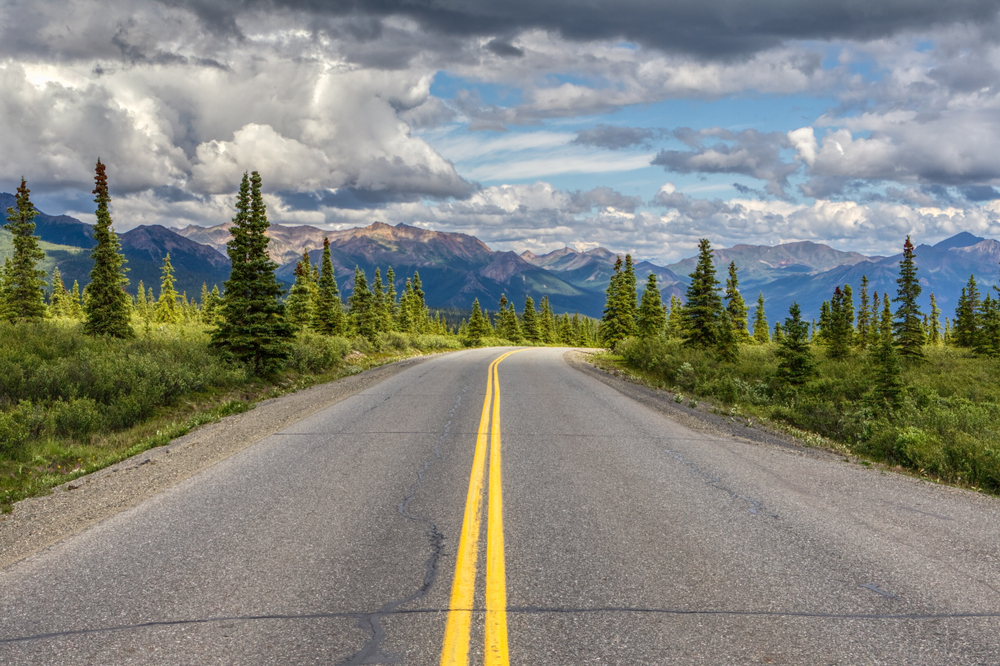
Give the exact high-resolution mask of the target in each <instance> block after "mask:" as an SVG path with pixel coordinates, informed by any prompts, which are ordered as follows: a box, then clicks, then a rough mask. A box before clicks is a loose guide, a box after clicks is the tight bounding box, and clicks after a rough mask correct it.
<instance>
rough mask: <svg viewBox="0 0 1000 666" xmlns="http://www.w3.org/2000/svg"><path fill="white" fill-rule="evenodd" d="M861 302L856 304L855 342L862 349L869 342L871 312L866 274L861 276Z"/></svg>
mask: <svg viewBox="0 0 1000 666" xmlns="http://www.w3.org/2000/svg"><path fill="white" fill-rule="evenodd" d="M860 299H861V302H860V304H859V305H858V324H857V343H858V346H859V347H861V348H862V349H865V348H866V347H868V345H869V343H870V342H871V329H872V313H871V311H870V310H869V305H870V304H869V300H868V276H867V275H862V276H861V295H860Z"/></svg>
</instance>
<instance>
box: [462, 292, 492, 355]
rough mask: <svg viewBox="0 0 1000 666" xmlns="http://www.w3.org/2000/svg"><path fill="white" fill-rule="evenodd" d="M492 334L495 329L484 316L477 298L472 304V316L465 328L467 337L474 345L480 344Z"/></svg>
mask: <svg viewBox="0 0 1000 666" xmlns="http://www.w3.org/2000/svg"><path fill="white" fill-rule="evenodd" d="M492 334H493V328H492V327H491V326H490V322H489V320H488V319H487V318H486V317H485V316H483V310H482V308H481V307H480V305H479V299H478V298H477V299H476V300H474V301H473V302H472V316H471V317H469V323H468V325H467V326H466V327H465V335H466V337H467V338H469V340H471V341H472V342H473V344H479V341H480V340H482V339H483V338H488V337H490V336H491V335H492Z"/></svg>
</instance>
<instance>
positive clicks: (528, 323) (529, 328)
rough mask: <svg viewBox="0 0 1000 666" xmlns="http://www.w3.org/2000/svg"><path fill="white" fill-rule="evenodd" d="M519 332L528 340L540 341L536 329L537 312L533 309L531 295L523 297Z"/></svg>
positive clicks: (533, 303) (533, 302)
mask: <svg viewBox="0 0 1000 666" xmlns="http://www.w3.org/2000/svg"><path fill="white" fill-rule="evenodd" d="M521 334H522V335H523V336H524V339H525V340H527V341H528V342H535V343H537V342H540V341H541V338H540V336H539V331H538V312H536V311H535V301H534V300H533V299H532V298H531V296H526V297H525V298H524V313H523V314H522V315H521Z"/></svg>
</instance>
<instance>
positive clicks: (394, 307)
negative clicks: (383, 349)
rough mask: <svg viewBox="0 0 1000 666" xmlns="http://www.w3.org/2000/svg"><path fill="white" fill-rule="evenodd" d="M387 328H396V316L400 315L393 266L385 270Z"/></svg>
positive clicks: (390, 329) (388, 329)
mask: <svg viewBox="0 0 1000 666" xmlns="http://www.w3.org/2000/svg"><path fill="white" fill-rule="evenodd" d="M385 309H386V323H385V327H386V328H385V330H387V331H394V330H396V318H397V317H398V316H399V304H398V303H396V272H395V271H394V270H392V266H389V268H387V269H386V271H385Z"/></svg>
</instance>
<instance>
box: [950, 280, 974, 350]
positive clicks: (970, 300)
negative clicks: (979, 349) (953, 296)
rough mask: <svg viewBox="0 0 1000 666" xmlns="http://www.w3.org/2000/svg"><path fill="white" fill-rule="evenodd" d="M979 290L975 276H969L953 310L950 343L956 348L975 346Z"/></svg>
mask: <svg viewBox="0 0 1000 666" xmlns="http://www.w3.org/2000/svg"><path fill="white" fill-rule="evenodd" d="M979 310H980V301H979V289H978V288H977V287H976V276H975V275H971V276H969V282H968V284H966V285H965V287H964V288H963V289H962V295H961V296H959V298H958V305H957V307H956V308H955V321H954V323H953V325H952V330H951V337H952V342H953V343H954V344H955V345H956V346H957V347H966V348H970V349H971V348H972V347H975V346H976V340H977V338H978V337H979Z"/></svg>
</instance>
